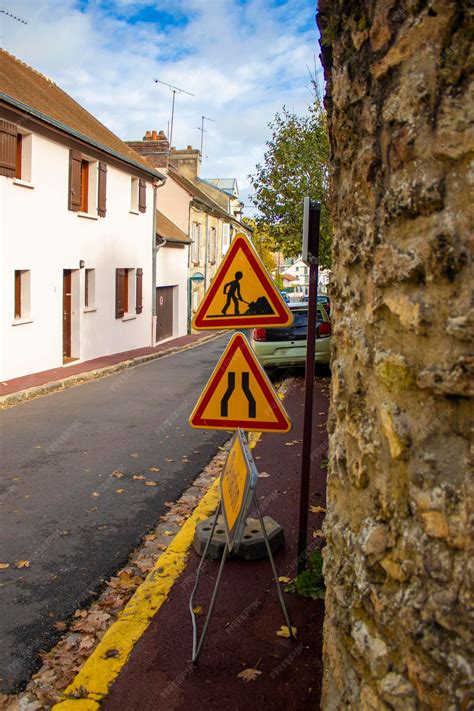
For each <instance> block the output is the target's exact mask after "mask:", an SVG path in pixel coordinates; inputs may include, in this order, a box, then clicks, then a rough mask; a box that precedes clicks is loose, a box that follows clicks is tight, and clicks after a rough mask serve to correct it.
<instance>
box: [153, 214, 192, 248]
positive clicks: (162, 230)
mask: <svg viewBox="0 0 474 711" xmlns="http://www.w3.org/2000/svg"><path fill="white" fill-rule="evenodd" d="M156 233H157V234H158V235H159V236H160V237H164V239H165V240H166V241H167V242H178V243H180V244H191V240H190V239H189V237H188V235H187V234H186V232H183V230H181V229H180V228H179V227H178V225H175V223H174V222H172V221H171V220H170V219H168V218H167V217H166V215H163V213H162V212H160V211H159V210H157V211H156Z"/></svg>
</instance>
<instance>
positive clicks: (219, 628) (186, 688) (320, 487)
mask: <svg viewBox="0 0 474 711" xmlns="http://www.w3.org/2000/svg"><path fill="white" fill-rule="evenodd" d="M303 389H304V381H303V380H302V379H295V380H294V381H292V382H291V384H290V386H289V389H288V393H287V396H286V398H285V407H286V409H287V412H288V414H289V415H290V417H291V419H292V420H293V428H292V430H291V432H290V433H288V434H283V435H277V434H263V435H262V437H261V439H260V441H259V442H258V443H257V445H256V447H255V449H254V450H253V456H254V459H255V462H256V465H257V468H258V470H259V472H260V473H266V474H269V476H264V477H262V478H260V479H259V483H258V486H257V496H258V499H259V503H260V506H261V508H262V509H263V514H264V515H270V516H272V517H273V518H274V519H276V521H278V523H280V524H281V525H282V526H283V527H284V530H285V546H284V548H282V549H280V550H279V551H278V553H277V554H276V556H275V563H276V567H277V571H278V575H279V576H285V577H289V578H292V577H293V576H294V575H295V566H296V556H297V527H298V507H299V487H300V467H301V440H302V436H303V435H302V432H303ZM328 397H329V378H328V377H320V376H318V377H317V379H316V381H315V404H314V421H313V442H312V465H311V487H310V502H309V503H310V505H311V506H322V507H324V506H325V492H326V469H325V468H324V467H325V459H326V457H327V447H328V444H327V431H326V420H327V408H328ZM321 463H322V464H323V468H321V466H320V465H321ZM251 515H252V514H251ZM323 517H324V513H323V512H319V513H310V514H309V531H308V546H309V547H311V548H312V547H314V546H318V547H321V546H322V545H323V542H324V541H323V539H322V538H321V537H320V536H319V534H317V535H316V536H315V537H314V536H313V531H314V532H315V533H316V531H318V530H319V529H320V528H321V525H322V522H323ZM199 560H200V559H199V557H198V556H197V554H196V553H195V552H194V550H191V552H190V555H189V559H188V564H187V568H186V570H185V572H184V573H183V575H182V576H181V578H180V579H179V580H178V581H177V582H176V583H175V585H174V587H173V589H172V591H171V593H170V596H169V599H168V601H167V602H166V603H165V605H163V607H162V608H161V609H160V610H159V612H158V613H157V614H156V616H155V618H154V619H153V620H152V622H151V624H150V626H149V627H148V629H147V630H146V632H145V633H144V634H143V635H142V637H141V638H140V639H139V641H138V642H137V644H136V645H135V647H134V649H133V652H132V654H131V655H130V658H129V660H128V662H127V663H126V665H125V666H124V668H123V669H122V671H121V673H120V675H119V677H118V678H117V679H116V681H115V682H114V684H113V685H112V687H111V690H110V692H109V694H108V696H107V698H106V699H105V700H104V701H103V703H102V706H101V708H103V709H104V710H105V711H152V710H153V711H160V710H161V709H166V710H167V711H170V710H175V709H176V710H179V711H181V709H183V710H184V709H192V710H193V711H194V710H196V711H201V709H202V710H203V711H204V709H206V710H209V709H217V708H222V709H235V710H238V711H240V710H241V709H242V710H243V709H248V708H250V709H254V708H258V707H259V706H260V705H262V706H263V705H265V706H266V707H270V708H271V709H272V710H276V711H278V710H279V709H288V708H292V709H312V710H313V711H314V710H315V709H318V708H319V697H320V691H321V676H322V665H321V647H322V623H323V616H324V602H323V601H322V600H316V601H314V600H311V599H308V598H303V597H299V596H297V595H295V594H291V593H285V601H286V604H287V608H288V611H289V615H290V619H291V622H292V625H293V626H295V627H296V628H297V638H296V640H291V639H285V638H282V637H279V636H277V634H276V632H277V630H279V628H280V626H281V625H283V624H284V619H283V615H282V611H281V607H280V604H279V601H278V596H277V591H276V589H275V583H274V582H273V580H272V572H271V567H270V562H269V561H268V560H267V559H265V560H259V561H244V560H241V559H230V560H228V561H227V562H226V564H225V568H224V574H223V578H222V583H221V587H220V589H219V593H218V596H217V601H216V605H215V608H214V612H213V616H212V618H211V621H210V624H209V629H208V633H207V637H206V639H205V642H204V646H203V649H202V652H201V655H200V657H199V659H198V662H197V665H196V666H195V667H194V668H193V665H192V664H191V650H192V625H191V617H190V614H189V610H188V602H189V596H190V593H191V590H192V588H193V585H194V582H195V575H196V569H197V566H198V564H199ZM218 567H219V562H218V561H209V562H208V563H207V564H206V565H205V566H204V572H203V574H202V576H201V581H200V586H199V590H198V593H197V594H196V595H195V604H196V605H199V606H201V607H202V608H203V616H202V617H200V618H199V623H200V630H202V626H203V622H204V616H205V614H206V611H207V607H208V604H209V601H210V598H211V594H212V590H213V587H214V584H215V580H216V576H217V571H218ZM280 584H281V585H282V586H283V587H284V583H280ZM245 669H256V670H257V672H260V673H257V674H255V675H254V676H255V679H254V680H251V681H245V679H244V678H242V677H239V676H238V675H239V673H240V672H242V671H243V670H245Z"/></svg>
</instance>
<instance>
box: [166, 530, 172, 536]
mask: <svg viewBox="0 0 474 711" xmlns="http://www.w3.org/2000/svg"><path fill="white" fill-rule="evenodd" d="M165 536H174V533H173V531H165Z"/></svg>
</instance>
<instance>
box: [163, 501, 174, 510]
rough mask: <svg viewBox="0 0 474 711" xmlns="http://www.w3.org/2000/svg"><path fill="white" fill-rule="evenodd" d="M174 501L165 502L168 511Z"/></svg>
mask: <svg viewBox="0 0 474 711" xmlns="http://www.w3.org/2000/svg"><path fill="white" fill-rule="evenodd" d="M173 504H174V501H165V506H167V507H168V508H169V509H170V508H171V507H172V506H173Z"/></svg>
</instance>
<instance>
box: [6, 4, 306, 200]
mask: <svg viewBox="0 0 474 711" xmlns="http://www.w3.org/2000/svg"><path fill="white" fill-rule="evenodd" d="M170 7H171V8H172V10H170ZM5 9H6V10H10V11H11V12H12V13H13V14H15V15H17V16H19V17H22V18H24V19H25V20H27V21H28V25H26V26H25V25H22V24H20V23H17V22H15V21H14V20H11V19H10V18H5V17H3V20H2V27H1V34H2V37H3V44H4V46H5V48H6V49H7V50H8V51H10V52H12V54H15V55H16V56H17V57H19V58H20V59H22V60H23V61H25V62H27V63H28V64H31V65H32V66H33V67H35V68H37V69H39V70H40V71H42V72H44V73H45V74H47V75H48V76H50V77H51V78H53V79H54V80H55V81H56V82H57V83H58V84H59V85H60V86H61V87H62V88H63V89H64V90H65V91H67V92H68V93H70V94H71V95H72V96H73V97H74V98H75V99H76V100H77V101H79V103H81V104H82V105H83V106H85V107H86V108H87V109H88V110H89V111H91V112H92V113H93V114H94V115H96V116H97V117H98V118H99V119H100V120H101V121H103V123H105V124H106V125H107V126H109V128H111V129H112V130H113V131H115V133H117V134H118V135H119V136H120V137H122V138H124V139H126V140H130V139H138V138H141V137H142V136H143V135H144V133H145V131H146V130H148V129H152V128H156V129H158V130H159V129H164V130H165V131H166V129H167V125H168V121H169V118H170V110H171V93H170V92H169V90H168V89H167V88H166V87H165V86H162V85H160V84H155V83H154V81H153V79H154V78H157V77H158V78H160V79H162V80H163V81H166V82H169V83H171V84H173V85H175V86H179V87H182V88H184V89H187V90H188V91H190V92H192V93H194V94H196V98H192V97H189V96H186V95H185V94H178V95H177V97H176V114H175V124H174V138H173V143H174V145H176V146H177V147H182V146H186V145H188V144H190V145H194V146H199V143H200V133H199V131H198V130H197V127H199V126H200V125H201V116H202V114H204V115H206V116H210V117H211V118H213V119H215V121H216V123H210V122H208V123H206V130H207V131H208V133H206V134H205V139H204V140H205V146H204V156H205V159H204V162H203V167H202V174H203V176H209V177H217V176H220V177H237V179H238V181H239V185H240V187H241V189H242V188H246V186H248V183H249V181H248V179H247V176H248V174H249V173H251V172H253V171H254V169H255V164H256V163H257V162H259V161H261V160H262V157H263V152H264V150H265V140H266V139H267V138H268V137H269V129H268V128H267V124H268V122H269V121H271V120H272V119H273V117H274V115H275V113H276V112H277V111H279V110H280V109H281V107H282V106H283V104H285V105H286V106H288V107H289V108H290V109H293V110H295V111H296V112H300V113H302V112H304V111H305V110H306V107H307V106H308V104H309V102H310V100H311V98H310V94H309V92H308V86H309V76H308V72H307V69H306V65H309V66H310V67H312V66H313V56H314V54H317V52H318V45H317V33H316V26H315V23H314V14H315V3H314V0H287V2H283V3H281V2H278V0H173V2H172V3H170V2H169V0H167V1H166V2H165V1H164V0H155V1H154V2H152V1H151V0H141V1H138V2H137V0H134V1H133V2H132V1H131V0H115V1H114V2H106V1H105V0H104V1H102V0H77V1H74V0H43V1H42V0H15V2H14V3H12V7H11V8H9V7H8V4H7V5H6V6H5ZM173 15H174V17H175V18H176V23H174V22H173ZM146 20H149V21H146ZM159 23H160V24H159ZM160 25H161V26H160ZM248 192H249V191H248V190H245V194H248Z"/></svg>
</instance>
